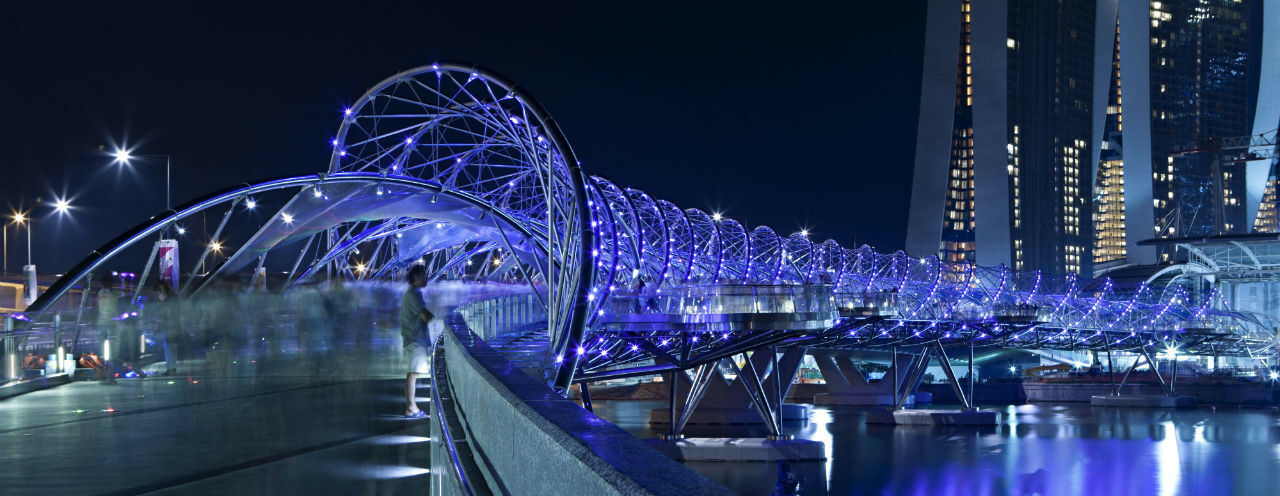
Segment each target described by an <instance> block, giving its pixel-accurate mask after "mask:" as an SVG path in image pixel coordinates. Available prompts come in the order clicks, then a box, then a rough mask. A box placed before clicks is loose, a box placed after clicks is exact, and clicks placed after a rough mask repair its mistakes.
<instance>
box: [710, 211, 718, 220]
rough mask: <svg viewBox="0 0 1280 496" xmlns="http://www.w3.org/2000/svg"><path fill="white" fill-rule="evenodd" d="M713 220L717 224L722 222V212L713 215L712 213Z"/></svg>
mask: <svg viewBox="0 0 1280 496" xmlns="http://www.w3.org/2000/svg"><path fill="white" fill-rule="evenodd" d="M711 220H714V221H716V222H720V212H712V213H711Z"/></svg>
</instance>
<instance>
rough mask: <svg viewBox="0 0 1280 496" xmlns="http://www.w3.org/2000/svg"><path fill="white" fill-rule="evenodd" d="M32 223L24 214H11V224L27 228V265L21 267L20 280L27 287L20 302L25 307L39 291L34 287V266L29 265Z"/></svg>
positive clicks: (33, 299)
mask: <svg viewBox="0 0 1280 496" xmlns="http://www.w3.org/2000/svg"><path fill="white" fill-rule="evenodd" d="M32 221H33V219H32V218H30V217H28V216H27V214H26V213H25V212H18V213H16V214H13V223H14V224H18V225H20V226H26V228H27V264H26V265H23V266H22V278H23V279H24V280H25V282H26V285H27V290H26V291H24V292H23V295H22V301H23V303H25V304H27V305H30V304H31V302H33V301H36V292H37V291H39V290H38V289H37V287H36V266H35V265H33V264H32V263H31V223H32ZM5 231H8V229H5ZM7 238H8V236H7V235H6V241H8V239H7Z"/></svg>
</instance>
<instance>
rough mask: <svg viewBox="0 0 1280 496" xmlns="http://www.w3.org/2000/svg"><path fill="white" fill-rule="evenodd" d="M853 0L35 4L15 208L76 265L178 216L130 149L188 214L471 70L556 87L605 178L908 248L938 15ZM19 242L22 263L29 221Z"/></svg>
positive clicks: (17, 261)
mask: <svg viewBox="0 0 1280 496" xmlns="http://www.w3.org/2000/svg"><path fill="white" fill-rule="evenodd" d="M917 4H918V5H917V7H922V6H923V2H917ZM19 8H20V9H34V10H39V9H40V7H33V6H22V7H12V8H11V10H12V9H19ZM843 8H844V9H846V10H845V11H835V10H823V11H818V10H800V9H795V10H791V11H774V10H763V9H760V10H752V9H738V10H736V11H732V12H730V11H725V10H721V9H717V8H713V7H688V8H682V9H673V10H670V11H621V10H620V11H614V12H611V11H604V10H601V9H598V8H595V7H592V8H585V9H576V10H574V11H564V12H548V11H545V10H542V9H525V8H521V7H512V8H509V9H493V11H492V12H486V13H485V14H486V15H488V16H490V17H489V21H488V22H476V21H475V13H474V12H469V11H466V10H464V9H449V8H446V7H439V6H423V5H417V4H409V3H406V4H398V5H395V6H378V7H367V8H363V9H361V10H360V11H358V12H350V11H348V10H344V9H345V8H339V7H338V6H336V5H335V6H308V7H306V8H303V9H296V8H287V7H277V6H262V7H258V8H255V9H254V10H253V11H252V12H247V11H244V10H243V9H236V8H230V7H221V6H218V7H211V6H195V7H192V6H186V5H182V6H179V5H170V4H151V5H147V6H126V7H121V6H117V5H110V6H108V5H91V6H86V7H84V8H81V9H78V10H77V11H76V12H74V13H71V14H70V15H67V16H63V15H61V14H58V15H55V14H57V13H55V12H39V11H32V12H24V13H22V15H13V16H11V17H10V20H9V22H8V23H7V25H6V26H5V29H4V30H3V32H4V33H5V34H3V35H0V37H3V39H4V45H5V46H7V47H9V49H8V50H7V51H6V52H7V53H6V57H5V59H6V61H7V62H8V63H7V66H8V69H9V70H8V71H7V77H4V78H0V98H3V99H4V101H5V102H7V103H8V105H9V109H8V111H9V115H10V116H11V118H10V119H9V120H7V121H6V122H5V123H4V124H0V144H2V145H3V147H4V149H6V150H7V151H8V153H6V154H5V155H4V157H5V158H3V159H0V160H3V170H4V171H5V173H6V176H7V177H8V178H9V180H7V181H5V182H4V186H3V187H0V195H2V196H3V198H4V200H5V202H6V204H7V205H6V206H7V207H9V209H17V208H30V207H31V206H32V205H33V203H34V201H35V199H36V197H40V199H41V205H40V208H39V210H38V211H37V214H36V215H37V224H36V227H35V229H34V231H33V238H34V239H33V244H34V246H33V252H34V257H33V258H34V260H33V261H34V262H35V263H36V264H37V265H38V266H40V271H41V273H43V274H51V273H55V272H61V271H64V270H67V269H69V268H70V267H71V266H72V265H74V264H75V263H77V262H78V261H79V260H80V259H81V258H82V257H83V256H84V255H85V254H87V253H88V252H89V251H90V250H92V249H94V248H97V247H98V246H100V245H102V244H103V243H105V242H107V241H109V240H110V239H112V238H114V237H115V236H116V235H117V234H119V233H121V232H123V231H125V230H127V229H129V228H131V227H133V226H135V225H137V224H138V223H140V222H141V221H143V220H144V219H146V218H147V217H149V216H151V215H154V214H155V213H158V212H160V211H161V210H162V209H163V207H164V167H163V165H164V163H163V161H164V159H163V158H149V159H144V160H145V162H143V164H142V165H140V166H135V167H134V169H133V170H132V171H126V170H123V169H119V168H116V167H114V166H111V165H110V164H111V159H110V157H108V156H106V151H109V149H110V148H111V147H112V146H115V145H119V144H127V145H129V146H130V147H133V148H134V153H137V154H170V155H171V156H172V159H173V190H174V191H173V203H174V204H175V205H176V204H180V203H183V202H184V201H187V200H190V199H193V198H196V197H198V196H201V195H203V194H205V193H208V192H211V191H214V190H217V189H221V188H223V187H225V186H229V185H232V184H236V183H240V182H245V181H252V180H255V179H260V178H264V177H270V176H279V175H288V174H304V173H312V172H321V171H323V170H324V169H325V167H326V166H327V164H328V154H329V147H328V146H327V142H328V140H329V138H330V137H331V136H332V133H333V132H334V131H335V130H336V129H337V126H338V123H339V114H340V113H341V110H342V108H343V106H344V105H347V104H349V103H351V102H352V101H353V100H355V99H356V98H358V97H359V95H360V94H361V93H363V92H364V91H365V90H366V89H367V88H368V87H370V86H372V85H373V84H375V83H377V82H378V81H380V80H382V79H384V78H385V77H387V76H389V75H391V74H394V73H396V72H398V71H400V70H403V69H406V68H409V67H414V66H419V65H425V64H429V63H431V62H432V61H434V60H443V59H453V60H464V61H468V62H474V63H476V64H479V65H484V66H487V67H489V68H491V69H493V70H496V71H497V72H499V73H502V74H505V75H507V76H508V77H510V78H511V79H513V80H515V81H516V82H517V83H519V84H521V85H522V86H523V87H524V88H526V89H527V90H528V91H530V92H531V93H532V94H534V95H535V96H536V97H537V98H538V99H539V100H540V101H541V103H542V104H543V105H544V106H545V107H546V108H547V109H548V111H549V112H551V114H552V115H553V116H555V117H556V119H557V121H558V122H559V123H560V125H561V127H562V128H563V129H564V131H565V133H566V134H567V136H568V138H569V140H570V143H571V144H572V146H573V147H574V149H575V151H576V153H577V154H578V156H579V157H580V159H581V160H582V162H583V166H584V169H585V170H586V171H587V172H588V173H590V174H594V175H600V176H604V177H608V178H610V179H611V180H613V181H615V182H616V183H618V184H621V185H626V186H631V187H635V188H639V189H643V190H646V191H648V192H649V193H650V194H652V195H654V196H655V197H658V198H665V199H669V200H671V201H673V202H675V203H676V204H679V205H682V206H685V207H696V208H702V209H705V210H708V211H712V210H718V211H722V212H724V213H725V215H728V216H731V217H734V218H736V219H738V220H740V221H742V222H743V223H744V224H749V225H750V226H755V225H762V224H763V225H769V226H771V227H773V228H775V229H777V230H778V231H779V232H791V231H793V230H794V231H798V230H800V229H801V228H807V229H808V230H809V231H810V232H811V233H814V236H815V239H826V238H833V239H836V240H837V241H839V242H841V243H842V244H844V245H846V246H853V245H854V243H855V240H856V243H857V244H863V243H867V244H871V245H872V246H875V247H876V248H877V249H879V250H881V251H894V250H897V249H900V248H901V247H902V245H903V238H904V232H905V224H906V215H905V213H906V208H905V207H906V205H907V196H908V194H909V190H910V188H909V184H910V180H911V172H910V171H911V167H910V164H911V163H912V159H913V152H912V149H913V144H914V138H915V131H916V127H915V123H916V118H917V117H916V115H917V107H918V105H919V97H918V88H919V84H920V81H919V79H920V78H919V74H920V64H921V56H920V54H921V50H922V48H921V47H922V44H923V30H924V20H923V9H922V8H903V7H890V6H887V5H866V6H861V5H859V6H856V8H855V6H847V7H843ZM17 19H21V21H22V22H15V20H17ZM388 19H389V21H388ZM867 19H874V20H875V22H863V21H865V20H867ZM855 22H857V25H856V27H855V24H854V23H855ZM886 48H888V49H886ZM62 195H66V196H68V197H71V198H73V205H74V207H75V211H74V212H73V215H72V217H71V218H70V219H60V218H58V217H57V216H56V215H53V214H52V211H53V209H52V208H51V206H50V204H49V202H51V201H52V200H53V198H56V197H59V196H62ZM11 231H12V230H11ZM195 231H196V234H198V233H199V230H198V229H196V230H195ZM10 234H12V235H15V239H16V240H17V241H15V240H14V239H11V240H10V242H11V243H10V247H9V248H10V258H11V260H10V261H9V270H11V271H16V270H17V269H18V268H19V267H20V266H21V264H22V263H25V253H26V249H25V246H23V245H24V244H25V240H23V239H22V236H24V235H25V232H18V231H14V232H11V233H10ZM19 242H21V244H20V243H19Z"/></svg>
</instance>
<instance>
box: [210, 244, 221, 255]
mask: <svg viewBox="0 0 1280 496" xmlns="http://www.w3.org/2000/svg"><path fill="white" fill-rule="evenodd" d="M209 249H210V250H213V251H215V252H218V253H222V243H219V242H217V241H214V242H212V243H209Z"/></svg>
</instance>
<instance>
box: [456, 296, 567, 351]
mask: <svg viewBox="0 0 1280 496" xmlns="http://www.w3.org/2000/svg"><path fill="white" fill-rule="evenodd" d="M455 311H456V312H457V313H458V314H460V315H461V316H462V318H463V320H465V321H466V322H467V327H469V328H471V330H472V332H474V333H475V334H476V335H478V336H480V338H482V339H484V340H486V341H488V340H490V339H493V338H496V337H502V336H506V335H509V334H510V333H512V332H513V331H514V330H517V329H523V328H527V327H529V326H531V325H533V324H537V323H541V322H546V321H547V308H546V307H545V306H544V305H543V304H542V302H541V300H539V299H538V297H537V295H533V294H521V295H510V296H501V297H498V298H488V299H483V300H478V301H474V302H471V303H467V304H465V305H462V306H459V307H458V308H457V310H455Z"/></svg>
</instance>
